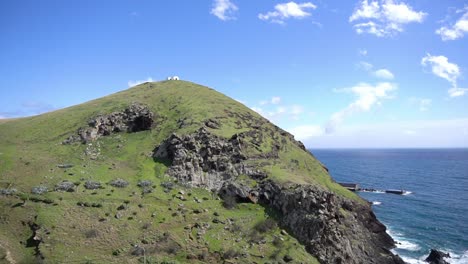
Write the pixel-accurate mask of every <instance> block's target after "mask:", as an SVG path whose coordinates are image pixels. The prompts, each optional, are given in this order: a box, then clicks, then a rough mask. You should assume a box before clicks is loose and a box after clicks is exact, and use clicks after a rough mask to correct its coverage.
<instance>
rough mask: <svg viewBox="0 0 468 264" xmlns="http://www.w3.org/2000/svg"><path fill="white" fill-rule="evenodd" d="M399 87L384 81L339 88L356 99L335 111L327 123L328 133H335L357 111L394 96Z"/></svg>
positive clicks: (364, 110) (370, 107) (365, 109)
mask: <svg viewBox="0 0 468 264" xmlns="http://www.w3.org/2000/svg"><path fill="white" fill-rule="evenodd" d="M396 89H397V86H396V84H393V83H389V82H382V83H378V84H376V85H371V84H367V83H360V84H358V85H356V86H353V87H351V88H346V89H342V90H339V91H340V92H347V93H352V94H354V95H355V96H356V100H355V101H353V102H352V103H351V104H349V105H348V106H347V107H346V108H344V109H342V110H340V111H338V112H336V113H334V114H333V115H332V116H331V118H330V120H329V121H328V122H327V124H326V125H325V132H326V133H328V134H329V133H333V132H334V131H335V130H336V128H337V127H338V126H339V125H341V124H342V123H343V122H344V120H345V119H346V118H348V117H350V116H352V115H354V114H356V113H360V112H367V111H370V110H371V109H372V108H373V107H374V106H375V105H380V104H381V101H382V100H383V99H389V98H392V94H391V93H392V92H393V91H395V90H396Z"/></svg>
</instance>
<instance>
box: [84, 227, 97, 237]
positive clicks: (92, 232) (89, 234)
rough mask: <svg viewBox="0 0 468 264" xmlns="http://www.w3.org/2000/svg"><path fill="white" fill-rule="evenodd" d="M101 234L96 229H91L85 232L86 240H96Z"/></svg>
mask: <svg viewBox="0 0 468 264" xmlns="http://www.w3.org/2000/svg"><path fill="white" fill-rule="evenodd" d="M98 234H99V232H98V231H97V230H96V229H90V230H87V231H86V232H85V237H86V238H95V237H97V236H98Z"/></svg>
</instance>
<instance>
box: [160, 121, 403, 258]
mask: <svg viewBox="0 0 468 264" xmlns="http://www.w3.org/2000/svg"><path fill="white" fill-rule="evenodd" d="M259 133H260V132H259V131H256V130H251V131H248V132H244V133H240V134H236V135H234V136H233V137H232V138H230V139H224V138H220V137H218V136H215V135H213V134H211V133H210V132H208V131H207V130H206V129H204V128H201V129H199V130H198V131H197V132H195V133H193V134H190V135H186V136H183V137H180V136H178V135H176V134H172V135H171V136H170V137H169V138H168V139H166V140H165V141H164V142H162V143H161V144H160V145H159V146H158V147H156V148H155V149H154V151H153V157H154V159H155V160H168V161H170V162H172V164H171V166H170V167H169V169H168V170H167V172H166V173H167V174H168V175H171V176H173V177H174V178H177V179H178V180H179V182H181V183H184V184H187V185H191V186H194V187H203V188H207V189H209V190H213V191H217V192H218V193H219V195H220V196H222V197H223V198H231V199H232V198H235V200H236V201H244V202H249V201H252V202H259V203H260V204H262V205H264V206H267V207H270V208H271V209H273V210H275V211H277V212H278V215H279V218H278V222H279V225H280V227H281V228H284V229H287V230H288V232H289V233H290V234H291V235H293V236H294V237H296V238H297V239H298V240H299V241H300V242H301V243H302V244H304V245H305V246H306V249H307V251H308V252H309V253H311V254H312V255H314V256H315V257H317V258H318V260H319V261H320V262H321V263H349V264H357V263H376V264H377V263H379V264H380V263H382V264H387V263H388V264H390V263H398V264H400V263H401V264H403V263H404V262H403V261H402V260H401V259H400V258H399V257H398V256H395V255H393V254H392V253H391V252H390V250H389V249H391V248H392V247H394V241H393V239H392V238H391V237H390V236H389V235H388V234H387V233H386V232H385V231H386V227H385V226H384V225H383V224H382V223H380V222H379V221H378V220H377V218H376V217H375V215H374V213H373V212H372V209H371V207H370V205H369V204H367V203H365V202H364V201H362V202H359V201H354V200H351V199H347V198H343V197H341V196H337V195H335V194H333V193H331V192H330V191H328V190H326V189H324V188H323V187H319V186H314V185H299V184H279V183H276V182H274V181H271V180H268V179H266V178H267V175H266V173H265V172H262V171H259V170H258V169H255V168H251V167H249V166H247V165H246V160H247V159H250V158H252V157H250V156H249V157H248V156H246V155H244V154H243V153H242V151H241V150H242V149H244V148H245V147H246V146H257V145H259V144H261V142H262V136H261V135H260V134H259ZM284 136H286V137H288V136H290V134H285V135H284ZM291 137H292V136H291ZM283 139H284V138H283ZM291 140H293V139H291ZM296 144H297V145H298V146H299V147H301V143H299V142H296ZM277 149H279V147H278V148H277ZM301 149H304V148H302V147H301ZM276 157H277V155H273V154H271V155H268V156H267V155H265V156H262V158H267V159H268V158H269V159H275V158H276ZM242 174H243V175H248V176H249V177H250V178H251V179H253V180H255V181H256V182H257V186H256V187H254V188H253V187H249V186H246V185H243V184H242V183H240V182H237V181H236V179H237V176H239V175H242ZM213 223H221V221H220V220H219V219H218V218H215V219H213ZM287 259H289V258H287Z"/></svg>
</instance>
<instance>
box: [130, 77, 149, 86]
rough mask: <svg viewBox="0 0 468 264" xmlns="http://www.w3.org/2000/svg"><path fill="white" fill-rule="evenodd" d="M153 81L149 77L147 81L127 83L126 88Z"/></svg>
mask: <svg viewBox="0 0 468 264" xmlns="http://www.w3.org/2000/svg"><path fill="white" fill-rule="evenodd" d="M152 81H153V78H151V77H148V79H146V80H136V81H128V83H127V84H128V87H133V86H137V85H139V84H142V83H145V82H152Z"/></svg>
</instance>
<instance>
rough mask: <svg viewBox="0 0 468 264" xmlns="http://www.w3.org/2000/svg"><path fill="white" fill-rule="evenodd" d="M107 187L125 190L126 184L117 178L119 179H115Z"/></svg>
mask: <svg viewBox="0 0 468 264" xmlns="http://www.w3.org/2000/svg"><path fill="white" fill-rule="evenodd" d="M109 185H111V186H114V187H117V188H125V187H127V186H128V182H127V181H126V180H123V179H120V178H119V179H115V180H112V181H111V182H109Z"/></svg>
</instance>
